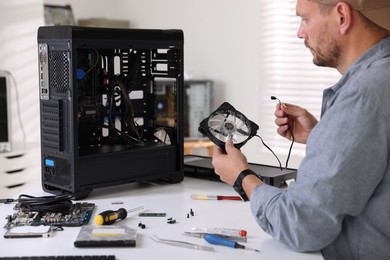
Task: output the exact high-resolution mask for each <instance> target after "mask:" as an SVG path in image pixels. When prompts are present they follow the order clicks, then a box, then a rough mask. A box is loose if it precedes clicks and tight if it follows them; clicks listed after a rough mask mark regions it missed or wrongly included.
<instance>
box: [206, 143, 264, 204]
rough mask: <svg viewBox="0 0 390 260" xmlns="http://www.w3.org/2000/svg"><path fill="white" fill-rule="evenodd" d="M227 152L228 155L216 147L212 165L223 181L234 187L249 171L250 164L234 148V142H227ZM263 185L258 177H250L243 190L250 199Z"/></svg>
mask: <svg viewBox="0 0 390 260" xmlns="http://www.w3.org/2000/svg"><path fill="white" fill-rule="evenodd" d="M225 150H226V153H224V151H223V150H222V149H221V148H219V147H215V149H214V155H213V160H212V164H213V166H214V170H215V173H216V174H218V175H219V177H220V178H221V180H222V181H223V182H226V183H227V184H229V185H230V186H233V185H234V182H235V181H236V179H237V177H238V175H239V174H240V173H241V172H242V171H243V170H246V169H249V164H248V161H247V159H246V157H245V155H244V154H243V153H242V152H241V151H240V150H238V149H237V148H235V147H234V145H233V142H232V140H228V141H227V142H226V145H225ZM262 183H263V182H262V181H261V180H260V179H259V178H257V177H256V176H254V175H248V176H246V177H245V178H244V179H243V181H242V188H243V189H244V191H245V193H246V195H247V196H248V198H250V197H251V194H252V191H253V190H254V188H255V187H256V186H257V185H260V184H262Z"/></svg>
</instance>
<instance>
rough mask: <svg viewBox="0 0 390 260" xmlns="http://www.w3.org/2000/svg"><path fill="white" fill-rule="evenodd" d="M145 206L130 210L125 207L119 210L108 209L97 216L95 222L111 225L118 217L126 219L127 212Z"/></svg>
mask: <svg viewBox="0 0 390 260" xmlns="http://www.w3.org/2000/svg"><path fill="white" fill-rule="evenodd" d="M143 208H144V207H143V206H141V207H137V208H133V209H130V210H126V209H124V208H120V209H118V210H117V211H115V210H106V211H103V212H102V213H100V214H99V215H97V216H96V217H95V222H96V224H97V225H111V224H113V223H115V222H116V221H117V220H118V219H125V218H126V217H127V213H130V212H134V211H137V210H141V209H143Z"/></svg>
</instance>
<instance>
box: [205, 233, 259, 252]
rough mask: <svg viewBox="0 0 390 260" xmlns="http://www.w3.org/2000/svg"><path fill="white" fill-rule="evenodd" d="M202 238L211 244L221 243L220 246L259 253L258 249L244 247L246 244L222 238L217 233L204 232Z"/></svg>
mask: <svg viewBox="0 0 390 260" xmlns="http://www.w3.org/2000/svg"><path fill="white" fill-rule="evenodd" d="M203 238H204V239H205V240H206V241H207V242H209V243H210V244H213V245H221V246H227V247H231V248H239V249H246V250H252V251H255V252H258V253H260V251H259V250H257V249H253V248H249V247H246V246H244V245H241V244H239V243H237V242H235V241H231V240H228V239H226V238H223V237H221V236H218V235H213V234H205V235H204V237H203Z"/></svg>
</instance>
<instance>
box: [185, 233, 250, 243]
mask: <svg viewBox="0 0 390 260" xmlns="http://www.w3.org/2000/svg"><path fill="white" fill-rule="evenodd" d="M206 234H213V233H207V232H198V231H195V232H193V231H186V232H184V235H187V236H192V237H198V238H204V236H205V235H206ZM213 235H219V236H220V237H222V238H225V239H228V240H231V241H236V242H247V241H248V239H247V237H241V236H225V235H220V234H213Z"/></svg>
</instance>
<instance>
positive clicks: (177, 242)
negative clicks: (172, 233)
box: [150, 235, 214, 252]
mask: <svg viewBox="0 0 390 260" xmlns="http://www.w3.org/2000/svg"><path fill="white" fill-rule="evenodd" d="M150 238H151V239H152V240H153V241H155V242H158V243H163V244H167V245H171V246H179V247H184V248H190V249H196V250H204V251H209V252H214V247H211V246H203V245H198V244H194V243H189V242H186V241H180V240H171V239H163V238H159V237H157V236H156V235H153V236H151V237H150Z"/></svg>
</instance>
